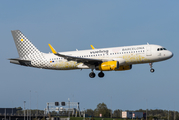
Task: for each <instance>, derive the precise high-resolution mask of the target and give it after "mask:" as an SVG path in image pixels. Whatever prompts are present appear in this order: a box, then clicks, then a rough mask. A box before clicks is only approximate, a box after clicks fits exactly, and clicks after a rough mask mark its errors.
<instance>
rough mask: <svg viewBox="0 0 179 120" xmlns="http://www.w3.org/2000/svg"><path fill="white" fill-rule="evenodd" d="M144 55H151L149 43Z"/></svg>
mask: <svg viewBox="0 0 179 120" xmlns="http://www.w3.org/2000/svg"><path fill="white" fill-rule="evenodd" d="M146 55H147V56H152V52H151V46H150V45H147V49H146Z"/></svg>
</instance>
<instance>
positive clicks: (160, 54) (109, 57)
mask: <svg viewBox="0 0 179 120" xmlns="http://www.w3.org/2000/svg"><path fill="white" fill-rule="evenodd" d="M60 54H63V55H69V56H74V57H80V58H91V59H102V60H104V61H113V60H118V59H123V60H125V63H124V64H123V65H132V64H141V63H153V62H159V61H163V60H166V59H169V58H171V57H172V56H173V54H172V52H170V51H168V50H166V49H165V48H163V47H162V46H159V45H136V46H124V47H113V48H102V49H91V50H80V51H70V52H60ZM42 55H43V59H41V60H40V61H41V62H37V60H32V62H31V66H32V67H38V68H44V69H56V70H70V69H91V66H89V65H85V64H84V63H77V62H76V61H68V60H66V59H64V58H63V57H59V56H56V55H54V54H53V53H49V54H46V53H42ZM38 61H39V60H38ZM119 65H120V63H119Z"/></svg>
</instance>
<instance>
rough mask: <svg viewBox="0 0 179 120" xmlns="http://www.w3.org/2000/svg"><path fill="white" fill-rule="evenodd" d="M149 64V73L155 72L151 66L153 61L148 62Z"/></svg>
mask: <svg viewBox="0 0 179 120" xmlns="http://www.w3.org/2000/svg"><path fill="white" fill-rule="evenodd" d="M149 65H150V72H151V73H153V72H155V70H154V69H153V68H152V67H153V66H152V65H153V63H149Z"/></svg>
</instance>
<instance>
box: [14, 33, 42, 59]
mask: <svg viewBox="0 0 179 120" xmlns="http://www.w3.org/2000/svg"><path fill="white" fill-rule="evenodd" d="M11 33H12V36H13V38H14V42H15V45H16V48H17V51H18V54H19V57H20V58H21V59H39V58H42V53H41V52H40V51H39V50H38V49H37V48H36V47H35V46H34V45H33V44H32V43H31V42H30V41H29V40H28V39H27V37H26V36H24V35H23V34H22V32H21V31H19V30H13V31H11Z"/></svg>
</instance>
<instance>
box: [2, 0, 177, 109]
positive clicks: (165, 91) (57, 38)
mask: <svg viewBox="0 0 179 120" xmlns="http://www.w3.org/2000/svg"><path fill="white" fill-rule="evenodd" d="M178 6H179V1H178V0H173V1H169V0H157V1H156V0H150V1H143V0H135V1H129V0H88V1H87V0H75V1H74V0H58V1H47V0H43V1H42V0H41V1H35V0H31V1H23V0H18V1H1V4H0V33H1V34H0V39H1V51H0V54H1V57H0V61H1V62H0V66H1V67H0V77H1V83H0V95H1V99H0V107H1V108H4V107H19V106H20V107H23V101H26V108H30V96H31V108H32V109H36V108H37V101H38V108H40V109H44V108H45V107H46V103H47V102H55V101H59V102H61V101H68V98H70V101H74V102H80V108H81V110H83V109H84V108H85V109H95V108H96V106H97V104H98V103H101V102H104V103H105V104H107V107H108V108H110V109H112V110H115V109H122V110H137V109H146V108H148V109H167V110H168V109H169V110H177V111H179V107H178V106H179V102H178V101H179V95H178V91H179V87H178V86H179V79H178V78H179V73H178V68H179V64H178V60H179V57H178V53H179V51H178V50H179V49H178V48H179V47H178V44H179V15H178V14H179V7H178ZM17 29H18V30H20V31H22V32H23V34H25V36H27V38H28V39H29V40H30V41H31V42H32V43H33V44H34V45H35V46H36V47H37V48H38V49H39V50H40V51H42V52H46V53H48V52H51V51H50V48H49V47H48V43H50V44H52V46H53V47H54V48H55V49H56V50H57V51H59V52H63V51H73V50H76V49H78V50H84V49H91V48H90V45H91V44H92V45H93V46H94V47H95V48H106V47H118V46H129V45H140V44H147V42H148V43H149V44H158V45H162V46H164V47H165V48H167V49H168V50H170V51H172V52H173V53H174V57H173V58H172V59H170V60H167V61H164V62H158V63H154V69H155V70H156V71H155V73H150V66H149V65H148V64H142V65H133V68H132V70H129V71H124V72H114V71H111V72H104V73H105V77H104V78H102V79H101V78H99V77H95V78H94V79H91V78H89V73H90V72H91V70H82V71H81V70H72V71H54V70H42V69H38V68H30V67H23V66H18V65H14V64H10V63H9V60H8V58H17V57H18V53H17V50H16V47H15V44H14V41H13V38H12V35H11V30H17ZM95 73H98V71H95ZM30 91H31V92H30ZM37 96H38V97H37Z"/></svg>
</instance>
